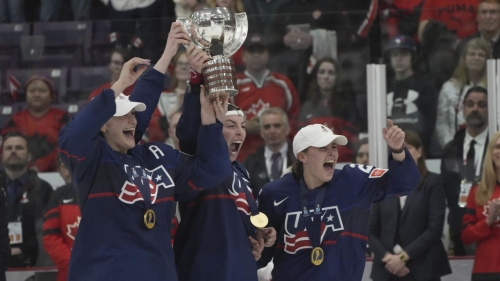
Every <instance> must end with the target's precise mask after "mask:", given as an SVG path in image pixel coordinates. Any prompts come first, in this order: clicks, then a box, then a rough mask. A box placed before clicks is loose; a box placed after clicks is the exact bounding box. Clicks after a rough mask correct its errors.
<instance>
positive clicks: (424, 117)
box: [0, 0, 500, 280]
mask: <svg viewBox="0 0 500 281" xmlns="http://www.w3.org/2000/svg"><path fill="white" fill-rule="evenodd" d="M216 6H222V7H227V8H229V9H230V10H231V11H233V12H235V13H240V12H246V14H247V16H248V22H249V30H248V35H247V38H246V40H245V42H244V44H243V46H242V47H241V48H240V50H238V51H237V52H236V53H235V54H234V55H233V60H234V61H235V65H236V69H237V72H238V73H237V83H238V87H239V94H238V95H236V96H235V97H234V98H233V100H232V102H233V103H235V104H236V105H237V106H239V107H240V108H241V110H242V111H243V112H244V113H245V115H246V119H247V121H246V133H247V136H246V141H245V143H244V144H243V146H242V148H241V151H240V153H239V155H238V160H239V161H241V162H243V163H244V164H245V166H246V168H247V169H248V171H249V174H250V177H251V179H252V182H253V183H254V185H259V186H263V185H264V184H265V183H266V182H269V181H272V180H273V179H275V178H276V177H279V176H281V175H282V174H283V173H284V172H286V171H287V168H288V167H290V166H291V163H292V162H293V160H294V159H293V158H294V157H293V155H292V154H291V151H290V145H288V144H289V142H290V141H291V140H292V139H293V136H294V135H295V133H296V132H297V131H298V130H299V129H300V128H302V127H304V126H306V125H309V124H316V123H319V124H323V125H325V126H327V127H329V128H331V129H332V131H333V132H334V133H336V134H342V135H344V136H346V137H347V139H348V140H349V142H348V144H347V145H346V146H342V147H339V159H338V162H354V163H359V164H362V165H369V164H370V162H369V156H368V155H369V152H368V140H367V139H365V138H363V137H364V136H366V133H367V129H368V128H367V118H369V116H367V107H368V106H370V105H369V104H367V98H366V97H367V85H366V64H368V63H385V64H386V65H387V116H388V117H389V118H391V119H392V120H393V121H394V124H396V125H398V126H400V127H401V128H402V129H404V130H405V131H406V132H407V140H406V142H405V143H406V146H407V148H408V149H409V150H410V152H412V156H413V158H414V159H415V161H417V164H418V166H419V169H420V172H421V174H422V181H421V183H420V185H419V187H418V188H417V189H416V190H415V191H414V192H413V193H412V194H411V195H409V196H408V197H407V198H406V197H405V198H403V197H401V198H394V200H392V199H390V200H386V201H384V202H382V203H377V204H375V205H374V207H373V209H372V215H371V216H372V218H371V223H370V237H369V241H368V244H369V245H370V249H371V250H372V251H373V253H374V268H373V272H372V278H373V279H374V280H413V279H403V278H405V277H404V276H408V274H409V273H410V272H417V271H418V272H420V271H422V272H426V273H428V275H425V277H422V278H424V279H422V278H419V279H418V280H437V279H439V278H440V277H441V276H443V275H445V274H448V273H449V272H450V269H449V264H448V261H447V259H446V253H447V254H453V255H458V256H462V255H474V254H476V256H478V255H480V253H481V255H483V253H484V251H486V250H485V248H487V247H492V245H494V246H497V247H498V246H500V242H499V241H500V237H499V236H498V234H499V233H500V232H499V231H500V229H499V228H498V227H499V221H500V214H499V212H500V211H499V210H500V207H499V205H500V202H499V201H498V199H495V198H498V195H499V193H498V189H499V187H498V186H497V187H496V189H495V188H493V187H494V186H495V183H496V181H495V173H496V174H497V175H498V174H499V173H500V172H499V170H500V168H497V167H500V162H498V159H497V158H498V157H499V156H498V155H496V154H498V150H499V146H500V144H497V142H498V140H499V138H498V134H497V135H495V136H488V111H487V95H488V93H487V91H486V87H487V75H486V61H487V60H488V59H492V58H494V59H498V58H499V57H500V40H499V38H500V0H459V1H446V0H412V1H403V0H371V1H366V0H350V1H347V0H342V1H331V0H272V1H268V0H207V1H204V0H146V1H138V0H137V1H136V0H128V1H118V0H101V1H98V0H78V1H76V0H72V1H62V0H59V1H53V0H40V1H24V0H0V23H1V24H0V38H4V37H1V36H2V35H1V33H2V32H5V31H6V30H8V27H9V28H13V29H15V28H16V27H15V26H16V25H10V23H15V24H21V25H22V24H25V23H28V24H31V22H36V24H41V23H40V22H45V23H47V22H48V23H50V22H58V23H59V25H60V26H64V25H67V24H68V22H69V21H77V22H82V23H83V22H86V23H92V26H93V29H92V33H94V34H92V35H91V37H92V38H93V39H95V38H96V36H97V35H96V34H98V33H99V27H100V26H101V25H100V24H101V23H108V25H102V26H107V29H106V34H105V35H106V36H105V40H104V43H102V42H101V43H99V44H97V43H96V44H95V45H90V48H88V49H85V48H84V49H81V48H79V47H74V46H58V47H57V48H55V47H53V46H50V45H49V44H47V42H48V41H47V40H48V39H46V43H45V47H44V48H45V49H47V50H45V49H44V53H43V54H42V55H41V57H39V58H29V55H27V54H25V51H24V50H23V48H22V46H20V45H19V46H17V47H12V46H10V47H9V48H10V49H9V48H7V47H5V48H3V47H2V42H0V66H2V69H1V70H0V79H2V81H0V93H1V95H2V98H1V106H2V108H3V110H4V112H5V109H6V108H10V110H11V112H10V113H9V114H7V115H6V116H5V118H3V117H2V118H3V119H1V118H0V123H1V128H0V129H1V130H2V136H3V138H2V165H3V166H4V169H5V172H3V173H2V174H0V176H2V179H1V180H0V189H2V190H4V191H5V192H4V193H5V195H6V196H5V202H6V204H7V206H8V208H9V218H8V221H9V222H16V221H17V222H19V223H21V224H22V228H15V227H14V228H15V229H18V230H19V229H22V231H21V232H22V234H23V235H21V236H24V237H23V239H22V240H21V241H18V240H16V241H15V243H12V239H13V237H11V246H12V251H11V252H10V253H6V254H4V253H3V252H1V249H0V272H2V270H3V269H2V266H3V265H4V263H2V262H1V261H2V258H3V257H6V256H8V255H11V259H10V260H11V262H10V263H9V266H11V267H17V266H35V265H41V264H43V263H41V261H40V258H38V262H37V257H40V255H41V254H40V253H39V249H41V250H40V252H43V248H44V249H45V250H46V252H47V253H48V254H49V255H50V257H51V259H52V260H53V261H54V262H55V263H56V265H57V266H58V268H64V266H66V267H67V263H68V261H69V251H70V249H71V245H72V239H74V234H75V233H74V232H73V231H76V228H77V226H78V222H79V215H80V214H79V213H78V210H77V205H75V202H73V203H70V204H72V205H71V206H69V207H68V206H66V205H67V203H69V201H68V202H65V201H64V200H70V199H71V198H74V195H72V194H71V191H70V188H65V189H64V191H63V189H62V188H61V189H58V190H57V191H56V192H54V194H53V196H52V199H50V201H49V198H50V194H51V193H52V189H50V188H49V189H50V190H47V188H46V186H47V185H48V184H47V183H46V182H43V181H41V180H40V179H38V177H37V176H36V172H54V171H60V172H61V174H63V173H64V165H63V164H61V163H60V161H59V159H58V158H57V139H58V135H59V131H60V129H61V128H62V127H63V126H64V124H66V123H67V122H68V120H69V119H70V118H71V116H72V115H74V114H75V113H76V112H77V111H78V108H81V107H82V106H85V104H86V103H87V102H88V101H90V100H91V99H92V98H93V97H95V96H96V95H98V94H100V92H101V91H102V90H103V89H107V88H110V86H111V85H113V83H114V82H116V81H117V79H118V77H119V74H120V71H121V68H122V66H123V64H124V63H125V62H126V61H128V60H129V59H130V58H132V57H133V56H140V57H144V58H149V59H151V60H152V61H155V60H157V59H158V58H159V56H160V55H161V52H162V46H164V42H165V40H166V38H167V32H168V27H169V26H170V24H169V23H170V22H173V21H175V18H176V17H187V16H189V15H191V14H192V13H193V12H196V11H199V10H201V9H203V8H207V7H208V8H211V7H216ZM56 24H57V23H56ZM2 26H4V27H5V28H3V27H2ZM96 27H97V28H96ZM80 29H81V28H80ZM33 30H35V28H34V27H33ZM28 35H31V34H28ZM0 40H2V39H0ZM93 42H97V41H96V40H93ZM82 44H83V43H82ZM32 47H33V48H34V49H36V48H35V47H36V46H32ZM2 48H3V50H2ZM16 48H17V49H16ZM50 48H53V49H52V51H53V53H50V51H51V50H50ZM7 49H8V51H5V50H7ZM11 49H12V50H14V51H12V50H11ZM11 51H12V52H13V53H15V54H17V55H18V56H19V59H14V58H13V57H9V56H10V55H11V54H12V53H11ZM61 54H64V55H69V56H70V57H71V58H70V60H66V61H65V60H63V59H61V60H60V61H61V63H60V64H58V62H59V58H60V57H58V56H62V55H61ZM2 56H3V57H5V56H7V57H9V58H8V59H7V60H6V61H5V60H2ZM52 56H55V57H52ZM79 57H82V59H81V60H80V61H79V60H77V59H75V58H79ZM85 57H88V59H85ZM47 61H48V62H47ZM49 68H51V69H60V70H61V69H66V68H67V69H70V70H69V72H68V73H67V72H65V70H64V71H62V72H61V71H59V72H57V71H56V72H54V70H50V71H47V69H49ZM77 68H86V69H101V70H102V69H105V70H104V72H102V71H101V72H99V75H100V79H94V80H92V79H89V80H86V82H85V83H86V85H83V86H84V87H83V86H82V88H75V87H74V85H72V83H73V80H74V79H73V78H72V79H70V78H69V77H73V76H76V75H77V72H76V69H77ZM15 70H20V72H16V71H15ZM37 70H40V71H37ZM88 71H90V72H91V71H92V70H88ZM189 71H190V67H189V63H188V60H187V58H186V54H185V51H184V50H180V51H179V52H178V53H177V55H176V56H175V57H174V58H173V60H172V63H171V66H170V67H169V72H168V79H167V80H166V81H165V87H164V92H163V93H162V95H161V98H160V102H159V104H158V107H157V109H156V111H155V113H154V114H153V118H152V120H151V123H150V126H149V128H148V131H147V132H146V135H145V136H144V138H143V142H150V141H159V142H165V143H167V144H170V145H171V146H172V147H174V148H176V149H178V140H177V138H176V135H175V128H176V125H177V122H178V120H179V117H180V114H181V109H182V101H183V96H184V93H185V91H186V88H187V87H188V80H189ZM16 73H29V75H27V76H26V75H25V76H22V75H17V74H16ZM65 75H66V76H67V79H66V77H65V79H61V77H63V76H65ZM103 77H104V78H105V80H103ZM83 88H85V89H89V88H91V89H92V90H91V91H87V90H83ZM133 89H134V85H132V86H130V87H129V88H127V89H126V90H125V91H124V94H125V95H130V94H131V92H132V91H133ZM73 105H74V106H76V109H75V107H72V106H73ZM4 115H5V113H4ZM4 119H5V120H4ZM9 140H10V142H13V141H14V142H15V143H14V144H10V146H9V145H8V144H9ZM8 147H10V148H11V149H12V150H14V152H8V151H7V150H6V149H7V148H8ZM16 150H17V151H16ZM413 152H414V153H413ZM9 153H10V154H9ZM12 154H13V155H14V156H12ZM426 158H436V159H441V175H438V174H434V173H431V172H428V171H427V168H426V167H425V162H424V161H425V159H426ZM276 163H278V164H276ZM422 163H423V164H422ZM483 167H484V168H483ZM12 171H13V172H12ZM496 179H497V181H498V180H500V179H499V178H498V176H497V177H496ZM65 182H66V183H70V182H71V179H67V178H65ZM478 182H481V183H480V184H479V185H478ZM491 186H493V187H491ZM42 187H43V188H42ZM49 187H50V186H49ZM476 190H477V191H476ZM1 193H2V192H0V210H1V208H2V205H5V204H3V203H2V201H3V200H2V198H1V197H2V195H3V194H1ZM63 193H64V194H63ZM35 194H36V195H35ZM494 194H495V196H497V197H495V196H494ZM478 195H479V197H477V196H478ZM30 196H34V197H33V199H31V197H30ZM56 196H57V198H58V199H57V198H56ZM488 196H489V197H488ZM28 198H29V199H28ZM410 199H411V200H410ZM23 200H24V201H26V200H29V201H30V202H31V203H32V204H33V206H31V207H30V208H22V209H21V210H18V209H19V204H24V202H23ZM417 202H418V203H417ZM410 203H411V204H410ZM63 207H64V208H63ZM483 207H484V216H483V217H481V214H483V212H482V211H481V210H483V209H482V208H483ZM61 208H63V209H67V210H69V211H70V213H71V214H72V216H71V217H69V218H68V217H64V215H63V211H62V209H61ZM75 208H76V209H75ZM42 209H43V210H44V211H46V213H45V216H44V217H43V215H42V214H43V212H42V211H40V210H42ZM446 209H447V210H448V211H449V214H448V216H447V217H445V211H446ZM398 210H399V211H398ZM19 212H33V213H29V214H28V215H26V216H24V215H23V216H19ZM19 217H22V220H21V219H19ZM388 217H390V219H387V220H385V219H381V218H388ZM42 220H45V223H44V224H43V228H42ZM63 220H64V221H65V222H66V224H67V225H68V227H67V229H65V225H61V221H63ZM0 221H1V220H0ZM445 221H446V222H447V224H448V225H449V233H447V234H446V235H449V238H450V240H451V242H450V245H446V247H442V242H441V238H442V233H443V226H444V223H445ZM485 221H486V222H485ZM479 223H481V225H478V224H479ZM492 225H493V226H492ZM70 226H72V227H71V229H70ZM35 227H36V228H37V229H38V233H37V232H36V231H34V229H35ZM488 227H489V228H488ZM417 228H418V230H416V229H417ZM42 229H43V232H42ZM389 229H390V230H391V231H395V233H388V232H387V231H388V230H389ZM488 229H489V230H488ZM488 231H489V232H488ZM25 232H26V233H25ZM37 235H38V237H37ZM57 235H59V236H57ZM11 236H12V235H11ZM14 236H15V235H14ZM14 239H15V237H14ZM37 241H38V242H37ZM415 241H417V242H415ZM413 242H415V243H413ZM475 242H477V246H474V243H475ZM58 243H59V244H58ZM16 245H17V246H16ZM19 245H21V246H19ZM64 245H65V246H64ZM16 249H17V250H16ZM426 249H427V250H426ZM431 249H432V251H431ZM497 249H498V248H497ZM433 251H435V252H433ZM403 252H405V253H407V254H408V256H409V261H408V264H407V266H406V265H405V264H401V263H400V262H398V261H396V260H395V259H396V258H399V254H400V253H403ZM499 252H500V251H497V253H496V254H490V255H489V256H481V258H480V260H481V263H487V260H488V259H496V261H497V264H500V255H499V254H498V253H499ZM44 258H45V259H48V257H47V256H45V257H44ZM42 259H43V258H42ZM412 260H413V262H412ZM430 267H432V270H430V269H429V268H430ZM389 268H390V269H391V270H389ZM419 268H424V269H422V270H420V269H419ZM393 271H394V272H397V273H398V274H392V273H391V272H393ZM484 272H496V273H497V274H499V272H500V268H498V266H497V268H491V267H488V266H484V265H482V264H480V265H478V263H477V262H476V265H475V267H474V273H475V274H479V275H481V273H484ZM391 274H392V275H393V277H394V276H398V278H402V279H388V278H389V277H388V276H389V275H391ZM479 275H478V276H479ZM478 278H480V277H478ZM0 280H1V275H0ZM415 280H416V279H415ZM477 280H483V279H477Z"/></svg>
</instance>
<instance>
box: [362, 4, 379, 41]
mask: <svg viewBox="0 0 500 281" xmlns="http://www.w3.org/2000/svg"><path fill="white" fill-rule="evenodd" d="M377 12H378V0H372V2H371V5H370V9H369V10H368V14H367V16H366V19H365V20H364V21H363V23H362V24H361V26H360V27H359V29H358V36H360V37H363V38H364V37H366V35H368V31H369V30H370V27H371V26H372V25H373V22H374V21H375V17H376V16H377Z"/></svg>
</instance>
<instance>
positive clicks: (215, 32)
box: [177, 7, 248, 99]
mask: <svg viewBox="0 0 500 281" xmlns="http://www.w3.org/2000/svg"><path fill="white" fill-rule="evenodd" d="M177 22H180V23H181V24H182V26H183V27H184V29H185V30H186V31H187V33H188V34H189V36H190V37H191V44H193V45H194V46H195V47H196V48H200V49H202V50H203V51H205V52H207V53H208V55H209V57H210V58H209V59H208V60H207V61H206V62H205V63H204V64H203V77H204V79H205V89H206V90H205V94H206V95H208V96H209V97H210V99H214V98H215V93H217V92H219V96H220V97H223V96H224V95H230V96H231V97H232V96H234V95H236V94H237V93H238V85H237V84H236V70H235V67H234V62H233V60H232V59H230V58H229V57H230V56H232V55H233V54H234V53H236V51H238V49H239V48H240V47H241V45H243V42H245V38H246V37H247V32H248V19H247V16H246V14H245V13H236V14H233V13H232V12H230V11H229V9H227V8H224V7H216V8H211V9H203V10H201V11H197V12H194V13H193V14H192V15H191V16H189V17H179V18H177Z"/></svg>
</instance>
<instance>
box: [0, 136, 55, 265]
mask: <svg viewBox="0 0 500 281" xmlns="http://www.w3.org/2000/svg"><path fill="white" fill-rule="evenodd" d="M31 158H32V157H31V152H30V151H29V149H28V138H27V137H25V136H24V135H22V134H19V133H17V132H11V133H8V134H6V135H4V136H3V143H2V163H3V165H4V167H5V170H2V171H0V189H3V191H4V192H6V194H7V200H8V203H7V206H8V214H9V236H10V237H11V242H10V243H11V257H10V262H9V267H27V266H35V264H36V260H37V255H38V241H37V231H40V230H41V229H39V230H38V229H36V225H37V223H38V222H39V221H41V220H42V214H43V210H44V209H45V207H46V205H47V203H48V201H49V199H50V196H51V194H52V187H51V186H50V184H48V183H47V182H45V181H44V180H42V179H40V178H39V177H38V175H37V173H36V172H35V171H34V170H30V169H28V163H29V162H30V160H31Z"/></svg>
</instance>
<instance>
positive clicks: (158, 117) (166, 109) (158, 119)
mask: <svg viewBox="0 0 500 281" xmlns="http://www.w3.org/2000/svg"><path fill="white" fill-rule="evenodd" d="M171 66H173V71H170V72H171V75H170V87H169V89H168V90H164V91H163V92H162V94H161V96H160V101H159V102H158V106H157V108H156V110H155V111H154V112H153V116H152V117H151V121H150V123H149V124H150V125H149V127H148V130H147V131H146V135H147V141H148V142H166V141H169V140H168V137H170V135H168V128H169V123H170V116H171V115H172V114H174V113H175V112H177V111H179V110H180V109H181V108H182V100H183V97H184V92H186V88H187V80H188V79H189V63H188V61H187V58H186V51H185V50H184V49H181V50H179V51H178V52H177V54H176V55H175V56H174V57H173V58H172V62H171ZM146 135H145V137H146ZM170 141H171V140H170Z"/></svg>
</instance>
